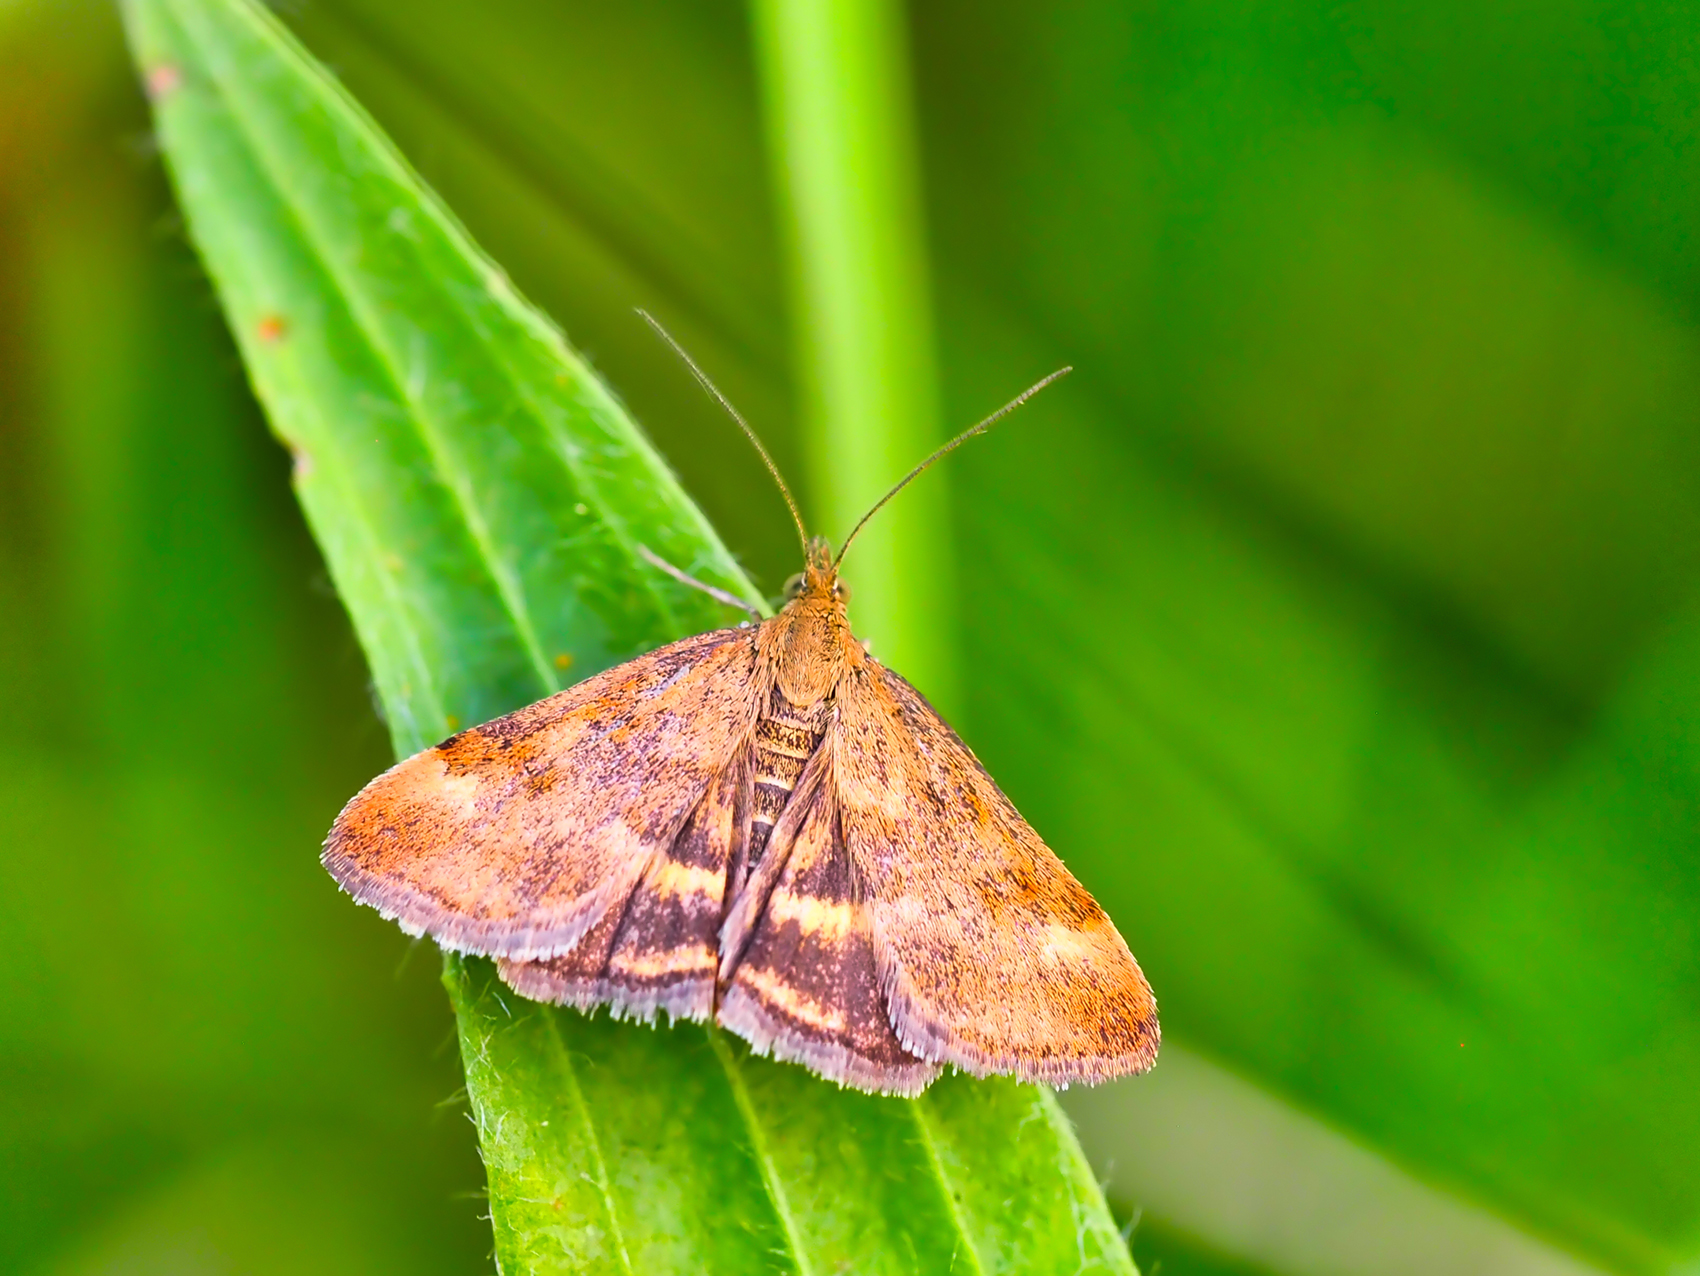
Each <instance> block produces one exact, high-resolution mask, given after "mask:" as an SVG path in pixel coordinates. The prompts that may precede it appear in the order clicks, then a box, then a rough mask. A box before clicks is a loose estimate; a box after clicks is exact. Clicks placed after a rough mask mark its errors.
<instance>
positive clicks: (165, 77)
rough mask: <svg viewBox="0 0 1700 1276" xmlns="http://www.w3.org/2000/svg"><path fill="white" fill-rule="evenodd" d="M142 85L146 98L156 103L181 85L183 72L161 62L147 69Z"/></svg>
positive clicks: (167, 63)
mask: <svg viewBox="0 0 1700 1276" xmlns="http://www.w3.org/2000/svg"><path fill="white" fill-rule="evenodd" d="M144 83H145V84H146V86H147V94H148V97H149V98H150V99H152V100H153V101H155V102H157V101H159V100H160V99H161V98H163V97H165V96H167V95H168V94H170V93H171V92H172V91H173V90H174V89H177V88H178V87H180V86H181V85H182V83H183V72H182V70H181V69H179V68H178V67H177V66H175V65H173V64H172V63H170V62H161V63H160V64H159V65H158V66H155V67H150V68H149V69H148V73H147V76H146V77H145V79H144Z"/></svg>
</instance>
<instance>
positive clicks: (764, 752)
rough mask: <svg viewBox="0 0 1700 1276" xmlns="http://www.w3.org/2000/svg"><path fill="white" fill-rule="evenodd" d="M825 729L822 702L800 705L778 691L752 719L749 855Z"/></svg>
mask: <svg viewBox="0 0 1700 1276" xmlns="http://www.w3.org/2000/svg"><path fill="white" fill-rule="evenodd" d="M825 732H826V714H825V711H824V708H823V706H820V705H816V706H813V707H812V708H803V707H801V706H799V705H794V704H792V703H791V702H790V701H789V700H787V699H785V697H784V696H783V695H781V694H780V693H779V692H777V691H776V692H774V693H773V699H772V701H771V703H770V704H769V706H768V711H767V713H766V714H764V715H763V716H762V717H761V718H760V719H758V720H757V722H756V729H755V770H754V774H753V775H752V777H751V778H752V780H753V781H754V784H753V786H752V793H751V797H752V798H753V801H752V803H751V809H750V859H751V860H752V862H753V861H754V859H755V858H756V857H757V856H759V855H760V853H761V851H762V849H763V848H764V847H765V846H766V845H767V839H768V836H769V834H771V833H772V831H773V825H774V822H775V821H776V820H778V819H779V815H780V812H782V811H784V809H785V805H786V803H787V802H789V801H790V800H791V794H792V793H793V792H794V791H795V790H796V788H797V781H798V780H799V779H800V778H802V774H803V768H804V767H805V766H807V765H808V761H809V759H810V758H811V757H813V756H814V752H815V750H816V749H818V748H819V747H820V742H821V737H822V736H823V735H824V734H825Z"/></svg>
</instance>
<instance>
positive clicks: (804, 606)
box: [774, 595, 850, 706]
mask: <svg viewBox="0 0 1700 1276" xmlns="http://www.w3.org/2000/svg"><path fill="white" fill-rule="evenodd" d="M780 621H781V623H782V625H783V628H782V629H781V631H780V641H779V649H778V651H777V652H776V653H775V654H776V656H777V662H776V667H775V669H774V681H775V682H776V683H777V684H778V687H779V691H780V692H781V693H782V694H783V695H784V697H785V699H786V700H788V701H790V702H791V703H792V704H793V705H809V706H813V705H815V704H817V703H818V702H819V701H821V700H824V699H826V698H827V697H828V696H830V695H831V694H832V691H833V688H834V687H836V686H837V685H838V682H839V679H841V678H842V677H843V676H844V653H845V646H846V643H847V642H849V640H850V626H849V622H848V621H846V619H845V617H844V606H843V604H842V603H839V602H837V601H836V600H834V599H832V598H830V597H818V596H807V595H805V596H804V597H802V598H799V599H797V600H796V601H795V602H793V603H792V604H791V605H790V606H789V607H787V608H786V609H785V611H784V613H783V614H782V615H781V617H780Z"/></svg>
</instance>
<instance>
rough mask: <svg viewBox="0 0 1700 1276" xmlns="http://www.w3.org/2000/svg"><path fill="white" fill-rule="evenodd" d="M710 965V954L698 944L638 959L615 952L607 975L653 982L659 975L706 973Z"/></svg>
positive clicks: (711, 953) (705, 946)
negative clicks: (628, 976) (693, 946)
mask: <svg viewBox="0 0 1700 1276" xmlns="http://www.w3.org/2000/svg"><path fill="white" fill-rule="evenodd" d="M714 966H715V961H714V953H713V952H712V951H711V950H710V949H709V947H708V945H707V944H701V945H698V946H697V947H695V948H673V949H669V950H668V951H667V952H664V953H646V954H643V955H642V956H635V955H632V954H629V953H615V954H614V956H613V957H611V958H610V959H609V961H608V972H609V973H610V974H621V975H633V976H635V977H637V978H638V979H657V978H659V977H661V976H662V975H688V974H691V973H693V972H695V971H702V972H704V973H707V972H709V971H712V970H713V969H714Z"/></svg>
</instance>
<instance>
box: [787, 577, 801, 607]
mask: <svg viewBox="0 0 1700 1276" xmlns="http://www.w3.org/2000/svg"><path fill="white" fill-rule="evenodd" d="M802 592H803V573H802V572H798V573H797V574H796V575H795V576H793V577H792V578H791V579H790V580H788V581H786V582H785V601H786V602H790V601H791V600H792V599H793V598H795V597H796V596H797V595H798V594H800V593H802Z"/></svg>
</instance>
